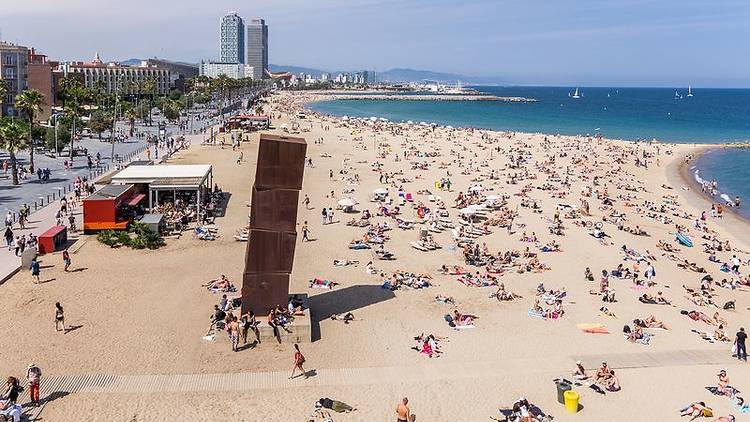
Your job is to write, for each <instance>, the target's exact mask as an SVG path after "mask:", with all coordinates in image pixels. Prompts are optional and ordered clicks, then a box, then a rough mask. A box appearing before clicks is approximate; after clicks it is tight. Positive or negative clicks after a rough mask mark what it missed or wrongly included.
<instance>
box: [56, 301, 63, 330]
mask: <svg viewBox="0 0 750 422" xmlns="http://www.w3.org/2000/svg"><path fill="white" fill-rule="evenodd" d="M55 331H62V332H63V334H65V311H64V310H63V307H62V305H60V302H57V303H55Z"/></svg>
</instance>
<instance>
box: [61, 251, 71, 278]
mask: <svg viewBox="0 0 750 422" xmlns="http://www.w3.org/2000/svg"><path fill="white" fill-rule="evenodd" d="M62 258H63V263H64V264H65V272H66V273H67V272H68V268H70V252H68V250H67V249H65V250H64V251H63V253H62Z"/></svg>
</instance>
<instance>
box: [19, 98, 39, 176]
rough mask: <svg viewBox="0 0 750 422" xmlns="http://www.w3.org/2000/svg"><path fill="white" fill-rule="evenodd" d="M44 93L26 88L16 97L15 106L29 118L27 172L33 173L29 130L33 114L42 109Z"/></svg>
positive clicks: (32, 142) (32, 151)
mask: <svg viewBox="0 0 750 422" xmlns="http://www.w3.org/2000/svg"><path fill="white" fill-rule="evenodd" d="M42 105H44V95H42V93H41V92H39V91H37V90H36V89H27V90H26V91H24V92H22V93H21V94H19V95H18V97H16V108H17V109H19V110H21V111H22V112H23V113H24V114H25V115H26V117H27V118H28V119H29V141H28V144H29V172H30V173H34V140H33V139H31V136H32V135H31V132H33V130H34V115H35V114H36V113H38V112H41V111H42Z"/></svg>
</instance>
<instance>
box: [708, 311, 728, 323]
mask: <svg viewBox="0 0 750 422" xmlns="http://www.w3.org/2000/svg"><path fill="white" fill-rule="evenodd" d="M712 319H713V320H714V322H715V323H716V324H717V325H719V326H722V325H727V321H726V320H725V319H724V318H722V317H721V316H720V315H719V313H718V312H714V316H713V317H712Z"/></svg>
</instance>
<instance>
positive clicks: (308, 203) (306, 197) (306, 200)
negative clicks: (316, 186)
mask: <svg viewBox="0 0 750 422" xmlns="http://www.w3.org/2000/svg"><path fill="white" fill-rule="evenodd" d="M303 203H304V204H305V209H306V210H309V209H310V197H309V196H307V195H305V200H304V201H303Z"/></svg>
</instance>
